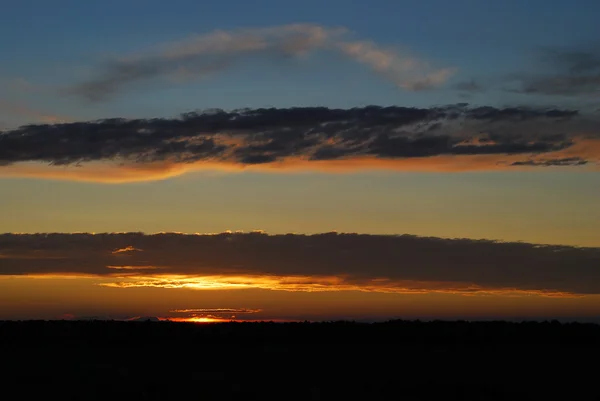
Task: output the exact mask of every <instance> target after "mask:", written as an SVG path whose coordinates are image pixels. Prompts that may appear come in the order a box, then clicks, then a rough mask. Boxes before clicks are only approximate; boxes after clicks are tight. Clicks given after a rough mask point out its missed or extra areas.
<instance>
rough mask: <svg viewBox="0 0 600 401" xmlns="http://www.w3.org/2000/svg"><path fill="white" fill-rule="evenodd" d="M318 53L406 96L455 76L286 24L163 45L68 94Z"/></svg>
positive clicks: (337, 33)
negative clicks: (365, 70)
mask: <svg viewBox="0 0 600 401" xmlns="http://www.w3.org/2000/svg"><path fill="white" fill-rule="evenodd" d="M317 51H327V52H333V53H336V54H340V55H342V56H344V57H346V58H347V59H349V60H352V61H355V62H359V63H361V64H364V65H366V66H367V67H369V68H370V69H371V70H372V71H374V72H375V73H377V74H379V75H380V76H382V77H384V78H386V79H388V80H390V81H391V82H392V83H393V84H394V85H396V86H398V87H399V88H403V89H406V90H413V91H415V90H424V89H429V88H432V87H435V86H438V85H441V84H443V83H444V82H445V81H446V80H447V79H448V78H449V77H450V76H451V75H452V73H453V72H454V69H453V68H434V67H433V66H431V65H430V64H429V63H427V62H425V61H423V60H420V59H418V58H416V57H414V56H411V55H408V54H403V53H402V52H399V51H397V50H395V49H392V48H386V47H382V46H380V45H378V44H376V43H374V42H371V41H365V40H355V39H354V38H353V35H352V34H351V33H350V32H349V31H348V30H347V29H345V28H343V27H325V26H320V25H315V24H290V25H283V26H274V27H266V28H247V29H237V30H233V31H223V30H219V31H214V32H210V33H206V34H202V35H196V36H193V37H190V38H187V39H184V40H181V41H178V42H174V43H168V44H163V45H161V46H158V47H157V48H156V49H154V50H151V51H149V52H146V53H144V54H139V55H130V56H126V57H122V58H120V59H117V60H112V61H110V62H108V63H107V64H106V65H104V66H103V68H101V69H100V71H99V72H98V73H97V74H96V75H95V76H93V77H91V78H90V79H89V80H88V81H85V82H81V83H78V84H76V85H74V86H73V87H71V88H69V89H68V92H70V93H74V94H77V95H80V96H82V97H84V98H86V99H89V100H92V101H99V100H104V99H107V98H109V97H111V96H114V95H116V94H118V93H119V92H121V91H123V90H126V89H129V88H130V86H131V85H132V84H137V83H141V82H144V81H151V80H154V79H161V78H162V79H170V80H175V81H177V80H181V79H190V78H192V79H199V78H206V77H208V76H211V75H213V74H217V73H220V72H223V71H225V70H227V69H229V68H231V67H233V66H235V65H239V64H241V63H243V62H245V61H247V60H248V59H250V58H252V57H261V58H262V59H263V60H264V61H266V62H270V61H273V60H277V59H281V58H290V57H306V56H308V55H310V54H311V53H314V52H317Z"/></svg>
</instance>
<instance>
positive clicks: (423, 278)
mask: <svg viewBox="0 0 600 401" xmlns="http://www.w3.org/2000/svg"><path fill="white" fill-rule="evenodd" d="M128 248H132V249H137V250H138V251H136V252H119V253H115V252H114V250H115V249H128ZM114 266H127V269H114ZM598 266H600V248H576V247H568V246H542V245H535V244H527V243H503V242H494V241H486V240H469V239H440V238H425V237H416V236H410V235H400V236H389V235H361V234H336V233H324V234H316V235H296V234H286V235H267V234H264V233H261V232H255V233H246V234H244V233H222V234H216V235H187V234H177V233H164V234H155V235H145V234H142V233H124V234H111V233H107V234H95V235H94V234H22V235H19V234H3V235H0V275H65V274H66V275H93V276H97V277H105V278H115V279H117V278H118V280H120V281H118V282H117V283H114V284H113V285H114V286H117V287H136V286H151V287H166V288H200V289H219V288H222V286H223V285H224V283H225V284H227V285H228V287H227V288H248V287H253V286H254V287H256V286H258V287H259V288H270V289H282V290H292V291H295V290H299V291H315V290H318V291H321V290H336V289H354V290H357V289H358V290H368V291H389V292H402V291H409V292H428V291H449V292H457V293H478V292H486V291H487V292H490V291H492V292H493V291H509V290H511V291H512V290H514V291H526V292H533V293H536V292H540V293H544V292H550V293H570V294H600V270H599V269H598ZM149 267H152V268H149ZM198 277H204V278H206V277H208V279H205V280H204V281H201V282H199V281H198V280H197V278H198Z"/></svg>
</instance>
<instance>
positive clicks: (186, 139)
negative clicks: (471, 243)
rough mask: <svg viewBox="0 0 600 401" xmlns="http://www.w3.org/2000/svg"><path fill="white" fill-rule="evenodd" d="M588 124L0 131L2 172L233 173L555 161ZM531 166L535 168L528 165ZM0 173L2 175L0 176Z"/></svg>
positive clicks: (378, 116) (272, 115)
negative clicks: (160, 169) (39, 166)
mask: <svg viewBox="0 0 600 401" xmlns="http://www.w3.org/2000/svg"><path fill="white" fill-rule="evenodd" d="M598 127H599V124H598V122H597V119H596V118H595V117H593V116H592V117H588V116H581V115H579V113H578V111H576V110H561V109H555V108H549V109H543V108H527V107H506V108H495V107H489V106H482V107H469V106H468V105H467V104H465V103H462V104H456V105H449V106H443V107H433V108H409V107H398V106H391V107H380V106H367V107H362V108H353V109H330V108H326V107H304V108H302V107H298V108H288V109H276V108H271V109H243V110H234V111H223V110H209V111H205V112H191V113H185V114H183V115H182V116H181V117H179V118H154V119H137V120H126V119H119V118H113V119H105V120H99V121H91V122H74V123H64V124H39V125H28V126H23V127H20V128H18V129H15V130H11V131H4V132H0V166H2V165H4V166H8V165H11V164H14V163H19V162H42V163H49V164H53V165H63V166H69V165H73V166H75V165H81V164H85V163H87V162H94V161H111V162H112V163H114V164H119V163H134V164H138V165H140V164H145V163H154V162H169V163H174V164H189V163H194V162H205V161H211V162H215V163H234V164H239V165H252V164H267V163H273V162H281V161H285V160H292V159H302V160H304V161H306V162H310V161H319V160H321V161H322V160H341V159H345V160H348V159H352V158H359V157H363V158H364V157H371V158H379V159H388V160H398V159H409V158H425V157H431V156H444V155H445V156H454V157H463V156H473V155H498V156H499V157H500V156H502V155H526V156H528V157H533V158H534V159H537V158H538V157H539V156H540V155H546V156H545V157H546V159H548V160H554V159H557V158H564V157H581V158H582V160H583V159H585V160H588V159H589V158H590V157H591V159H590V160H589V161H591V160H595V159H594V157H595V156H598V155H593V154H592V155H591V156H590V155H589V154H588V155H580V154H575V155H568V156H564V155H556V154H552V152H559V151H562V150H570V149H571V148H572V147H573V145H574V144H575V143H576V141H577V140H578V138H579V136H580V135H582V133H586V135H587V138H588V139H589V140H598V136H597V135H598ZM532 165H535V164H532ZM0 170H1V167H0Z"/></svg>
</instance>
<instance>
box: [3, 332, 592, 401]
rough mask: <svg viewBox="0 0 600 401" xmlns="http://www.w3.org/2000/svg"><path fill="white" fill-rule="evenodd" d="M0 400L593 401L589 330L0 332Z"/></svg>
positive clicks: (590, 336)
mask: <svg viewBox="0 0 600 401" xmlns="http://www.w3.org/2000/svg"><path fill="white" fill-rule="evenodd" d="M0 358H1V359H0V361H1V366H2V375H1V376H0V383H1V384H2V386H1V390H0V391H2V393H0V400H13V399H22V400H39V399H41V400H54V399H56V400H107V399H109V400H110V399H118V400H122V399H123V400H147V399H148V400H229V399H239V400H311V399H315V400H316V399H322V400H347V399H349V400H354V399H356V400H571V401H572V400H600V326H597V325H584V324H559V323H550V322H548V323H518V324H517V323H506V322H487V323H483V322H480V323H467V322H429V323H422V322H406V321H394V322H388V323H378V324H358V323H344V322H335V323H285V324H284V323H221V324H184V323H170V322H143V323H142V322H101V321H87V322H85V321H81V322H74V321H55V322H43V321H29V322H0Z"/></svg>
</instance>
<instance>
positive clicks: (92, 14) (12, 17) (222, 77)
mask: <svg viewBox="0 0 600 401" xmlns="http://www.w3.org/2000/svg"><path fill="white" fill-rule="evenodd" d="M3 4H4V7H3V13H2V14H3V16H2V23H1V24H0V47H2V49H3V63H2V65H1V66H0V78H1V81H0V82H1V83H2V91H1V92H2V93H4V95H3V96H2V99H0V100H1V101H3V102H4V103H9V106H12V109H13V111H14V108H15V107H20V108H23V109H29V110H31V111H32V113H31V114H29V115H27V114H26V113H21V115H14V114H15V113H12V114H11V113H9V112H8V111H6V110H7V109H8V108H10V107H9V106H6V104H5V105H4V110H5V112H4V113H2V110H0V113H1V114H0V121H4V124H5V125H10V126H14V125H18V124H21V123H27V122H29V121H28V119H35V116H34V113H36V112H37V113H39V114H50V115H58V116H61V117H65V118H71V119H93V118H104V117H114V116H124V117H137V116H143V117H147V116H156V115H162V116H168V115H177V114H178V113H180V112H182V111H187V110H191V109H196V108H208V107H220V108H225V109H231V108H239V107H261V106H276V107H286V106H299V105H325V106H334V107H353V106H361V105H366V104H381V105H388V104H399V105H408V106H430V105H439V104H447V103H454V102H458V101H468V102H471V103H481V104H487V105H496V104H507V103H511V104H514V103H520V104H522V103H532V102H535V103H539V104H557V103H560V104H573V103H582V102H584V103H585V101H584V100H582V99H572V98H563V97H556V96H553V97H550V98H547V97H546V98H540V97H538V96H532V95H519V94H512V93H507V92H503V91H498V90H496V91H494V90H491V91H487V92H485V93H481V94H476V95H474V96H471V97H470V98H468V99H465V98H462V97H460V94H459V93H458V92H457V91H456V90H455V89H454V88H453V84H455V83H457V82H462V81H469V80H471V79H475V80H478V81H481V80H483V81H493V82H496V81H498V80H501V79H502V78H503V77H504V76H506V75H507V74H511V73H519V72H523V71H532V70H535V71H539V68H540V65H538V64H536V54H537V52H539V51H540V48H544V47H558V48H567V49H583V50H586V49H589V48H590V47H591V46H594V45H595V44H596V43H594V38H595V37H596V36H595V34H596V30H597V28H596V23H597V21H596V20H595V17H594V16H596V15H598V14H600V4H599V3H598V2H596V1H591V0H590V1H587V0H578V1H552V2H551V3H549V2H545V1H537V0H532V1H503V2H481V1H464V0H462V1H454V2H446V1H377V0H376V1H372V2H348V1H338V0H332V1H327V2H323V1H312V0H309V1H303V2H286V1H257V2H246V1H219V2H197V1H189V0H182V1H169V2H164V1H137V0H131V1H103V2H81V1H55V2H52V3H50V2H45V1H4V2H3ZM582 11H585V12H582ZM291 23H311V24H318V25H321V26H324V27H338V26H343V27H345V28H347V29H349V30H350V31H351V34H350V37H353V38H357V39H361V40H370V41H373V42H375V43H377V44H378V45H380V46H393V47H396V48H398V49H399V51H400V52H408V53H409V54H411V55H414V56H416V57H419V58H421V59H423V60H426V61H427V62H428V63H431V64H432V65H434V66H436V67H439V68H446V67H448V68H454V69H455V70H456V71H455V73H454V74H453V75H452V76H451V77H450V78H449V79H448V81H447V82H446V83H445V85H441V86H440V87H439V88H436V90H431V91H424V92H406V91H402V90H398V88H396V87H395V86H394V85H392V84H390V82H387V81H385V80H382V79H380V78H379V77H377V76H376V75H374V74H372V73H370V72H369V71H368V68H366V67H365V66H364V65H360V64H357V63H352V62H348V61H340V60H337V59H335V58H332V57H330V56H327V55H321V56H319V57H314V58H312V59H311V60H310V61H309V62H306V63H304V64H302V63H300V64H298V65H290V64H289V63H288V64H285V63H283V64H277V63H275V64H267V65H265V63H264V62H263V61H261V60H258V61H257V62H255V63H245V64H242V65H238V66H236V67H235V68H233V69H231V70H228V71H225V72H223V73H221V74H218V75H216V76H215V77H214V78H213V79H210V80H202V81H197V82H193V83H192V84H186V85H181V84H173V85H159V86H151V87H150V88H142V89H138V90H132V91H130V92H127V93H125V94H123V95H121V96H119V97H116V98H114V99H112V100H111V101H110V102H101V103H95V104H87V103H85V102H82V101H81V99H78V98H74V97H72V96H66V95H64V94H61V93H60V89H61V88H62V87H63V86H68V85H71V84H73V83H74V82H77V81H79V80H81V79H83V78H84V77H86V76H87V75H86V74H90V73H92V72H93V71H95V69H97V68H99V65H101V64H102V62H104V61H106V60H107V59H111V58H115V57H117V58H118V57H126V56H129V55H131V54H137V53H139V52H144V51H152V50H153V49H155V48H156V46H157V45H160V44H165V43H170V42H177V41H181V40H185V39H187V38H189V37H191V36H193V35H199V34H206V33H210V32H212V31H214V30H226V31H227V30H235V29H239V28H261V27H268V26H280V25H286V24H291ZM542 67H543V66H542ZM249 78H250V79H249ZM0 108H1V107H0ZM7 114H11V115H7Z"/></svg>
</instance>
